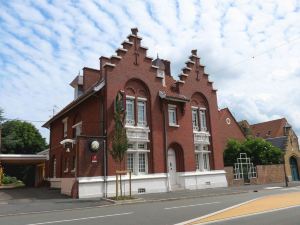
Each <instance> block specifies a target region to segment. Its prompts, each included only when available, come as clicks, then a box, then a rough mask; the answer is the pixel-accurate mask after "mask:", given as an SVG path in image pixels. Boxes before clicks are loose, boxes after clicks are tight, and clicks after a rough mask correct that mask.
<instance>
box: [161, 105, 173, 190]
mask: <svg viewBox="0 0 300 225" xmlns="http://www.w3.org/2000/svg"><path fill="white" fill-rule="evenodd" d="M161 104H162V111H163V120H164V139H165V146H164V147H165V154H166V158H165V163H166V173H167V188H168V191H172V190H171V185H170V176H169V170H168V146H167V144H168V136H167V126H166V121H167V118H166V112H165V104H164V100H163V99H161Z"/></svg>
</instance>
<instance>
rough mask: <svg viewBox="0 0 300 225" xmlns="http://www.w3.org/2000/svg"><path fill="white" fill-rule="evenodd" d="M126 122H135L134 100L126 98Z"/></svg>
mask: <svg viewBox="0 0 300 225" xmlns="http://www.w3.org/2000/svg"><path fill="white" fill-rule="evenodd" d="M126 124H131V125H133V124H134V101H133V99H126Z"/></svg>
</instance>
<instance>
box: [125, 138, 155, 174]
mask: <svg viewBox="0 0 300 225" xmlns="http://www.w3.org/2000/svg"><path fill="white" fill-rule="evenodd" d="M130 144H132V146H133V147H132V148H128V149H127V157H128V154H132V155H133V170H132V173H133V174H134V175H143V174H148V152H150V150H148V149H147V147H148V146H147V143H146V142H133V143H130ZM139 145H144V146H145V147H144V148H139V147H140V146H139ZM140 154H144V156H145V171H144V172H140V158H139V157H140ZM127 168H128V158H127Z"/></svg>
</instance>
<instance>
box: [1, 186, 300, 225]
mask: <svg viewBox="0 0 300 225" xmlns="http://www.w3.org/2000/svg"><path fill="white" fill-rule="evenodd" d="M292 192H293V193H295V194H296V195H297V194H298V195H300V188H290V189H274V190H261V191H259V192H250V193H243V194H236V195H223V196H215V197H201V198H193V199H181V200H173V201H161V202H146V203H135V204H127V205H100V206H94V207H89V208H81V209H71V210H66V211H49V212H38V213H29V214H24V215H22V214H16V215H10V216H7V215H2V216H0V225H44V224H45V225H46V224H50V225H51V224H54V225H56V224H65V225H75V224H76V225H77V224H78V225H79V224H80V225H81V224H84V225H96V224H97V225H99V224H107V225H110V224H111V225H121V224H122V225H125V224H129V225H135V224H137V225H141V224H143V225H144V224H145V225H147V224H149V225H160V224H177V223H181V222H184V221H188V220H191V219H193V218H197V217H201V216H204V215H207V214H210V213H214V212H216V211H219V210H222V209H225V208H228V207H231V206H234V205H237V204H240V203H243V202H246V201H249V200H252V199H255V198H259V197H263V196H269V195H275V194H283V193H292ZM2 207H6V206H5V205H0V214H3V213H1V208H2ZM28 207H30V205H28ZM299 209H300V207H295V208H290V209H286V210H280V211H276V212H271V213H264V214H259V215H254V216H248V217H243V218H238V219H233V220H230V221H222V222H219V223H210V224H215V225H217V224H218V225H220V224H222V225H225V224H226V225H227V224H243V225H244V224H250V223H251V224H261V225H276V224H278V225H283V224H284V225H299V218H300V210H299ZM254 221H255V222H254ZM283 221H284V222H283Z"/></svg>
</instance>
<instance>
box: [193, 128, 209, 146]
mask: <svg viewBox="0 0 300 225" xmlns="http://www.w3.org/2000/svg"><path fill="white" fill-rule="evenodd" d="M209 137H210V134H209V132H208V131H194V144H202V145H209V144H210V142H209Z"/></svg>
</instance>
